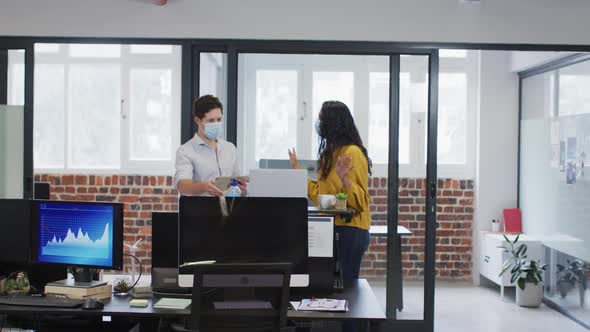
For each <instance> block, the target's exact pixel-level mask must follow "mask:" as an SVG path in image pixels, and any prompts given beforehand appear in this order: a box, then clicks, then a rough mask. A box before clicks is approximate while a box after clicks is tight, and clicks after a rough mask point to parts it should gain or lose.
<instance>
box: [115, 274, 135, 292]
mask: <svg viewBox="0 0 590 332" xmlns="http://www.w3.org/2000/svg"><path fill="white" fill-rule="evenodd" d="M130 290H131V285H130V284H129V280H127V279H126V278H120V279H116V280H115V282H114V287H113V291H114V294H115V295H127V293H129V291H130Z"/></svg>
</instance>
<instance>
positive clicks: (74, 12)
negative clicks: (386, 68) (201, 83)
mask: <svg viewBox="0 0 590 332" xmlns="http://www.w3.org/2000/svg"><path fill="white" fill-rule="evenodd" d="M588 12H590V1H586V0H562V1H555V0H519V1H514V0H482V1H481V2H480V3H465V2H463V1H460V0H397V1H392V0H373V1H369V2H367V1H358V0H321V1H317V0H299V1H277V0H247V1H244V0H200V1H196V0H169V1H168V4H167V5H166V6H163V7H159V6H156V5H153V1H152V0H100V1H96V0H95V1H80V0H51V1H47V0H37V1H35V0H18V1H15V0H0V34H1V35H35V36H120V37H202V38H256V39H318V40H383V41H436V42H474V43H547V44H549V43H552V44H590V34H587V33H585V31H588V30H589V29H590V20H588V19H587V14H588Z"/></svg>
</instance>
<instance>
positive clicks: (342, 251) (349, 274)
mask: <svg viewBox="0 0 590 332" xmlns="http://www.w3.org/2000/svg"><path fill="white" fill-rule="evenodd" d="M336 234H338V255H339V256H338V260H339V262H340V268H341V269H342V279H343V281H344V284H345V285H346V284H349V283H351V282H353V281H355V280H356V279H358V278H359V272H360V269H361V261H362V259H363V255H364V254H365V251H367V249H368V248H369V242H370V240H369V231H367V230H364V229H360V228H357V227H350V226H336Z"/></svg>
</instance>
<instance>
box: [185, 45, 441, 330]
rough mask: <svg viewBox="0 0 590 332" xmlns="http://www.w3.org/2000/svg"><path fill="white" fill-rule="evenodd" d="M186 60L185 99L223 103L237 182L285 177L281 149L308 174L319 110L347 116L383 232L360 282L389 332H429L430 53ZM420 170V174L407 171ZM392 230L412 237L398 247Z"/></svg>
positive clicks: (216, 49) (201, 49)
mask: <svg viewBox="0 0 590 332" xmlns="http://www.w3.org/2000/svg"><path fill="white" fill-rule="evenodd" d="M211 54H219V56H217V57H216V58H217V59H219V60H218V61H213V60H212V59H213V58H212V57H211V56H210V55H211ZM192 56H193V69H192V71H193V74H192V77H193V82H192V84H193V85H192V91H193V96H192V97H193V99H194V98H196V97H198V96H199V95H202V94H204V93H206V92H211V93H217V94H218V95H219V96H220V97H221V98H222V99H223V100H224V104H225V114H224V117H225V118H226V119H225V122H226V139H227V140H228V141H231V142H233V143H235V144H236V145H237V147H238V151H239V155H240V164H241V168H242V171H243V172H244V173H248V171H249V170H251V169H255V168H260V167H265V166H264V165H268V162H269V161H274V165H283V167H288V161H287V159H288V155H287V148H295V149H296V151H297V153H298V156H299V159H300V161H301V160H302V161H305V162H306V167H308V166H309V167H308V169H311V170H312V172H311V173H313V172H315V169H314V167H315V166H316V163H317V155H318V137H317V134H316V132H315V129H314V124H315V121H316V120H317V118H318V115H319V111H320V108H321V104H322V103H323V102H324V101H326V100H339V101H342V102H344V103H345V104H346V105H347V106H348V107H349V109H350V110H351V113H352V115H353V118H354V121H355V124H356V126H357V128H358V130H359V133H360V135H361V138H362V141H363V144H364V145H365V147H367V149H368V153H369V157H370V158H371V159H372V161H373V174H372V175H371V177H370V180H369V191H370V195H371V223H372V225H373V226H378V227H379V226H380V227H381V228H380V230H381V233H380V234H379V233H378V232H373V233H375V234H374V236H372V237H371V244H370V246H369V249H368V251H367V253H366V254H365V256H364V258H363V262H362V268H361V277H362V278H367V279H369V281H370V284H371V286H372V288H373V290H374V291H375V293H376V295H377V297H378V298H379V299H380V302H381V303H382V305H383V307H384V309H385V311H386V313H387V317H388V324H390V325H391V326H389V327H394V328H397V329H399V330H400V331H404V330H412V331H432V330H433V320H434V277H435V263H434V260H435V258H434V256H435V255H434V253H435V243H436V238H435V232H436V221H435V220H436V215H435V214H436V185H437V181H436V176H437V175H436V156H437V153H436V137H437V120H436V119H437V91H438V51H437V50H430V49H408V48H405V49H401V48H400V49H397V48H386V49H383V48H381V47H379V46H375V45H372V46H367V47H363V46H359V45H358V44H355V43H349V44H347V43H305V42H284V43H283V42H281V43H279V42H277V43H274V42H250V41H239V42H235V41H234V42H223V41H219V42H209V43H204V44H202V45H201V44H198V45H195V46H194V48H193V55H192ZM217 73H226V75H223V76H219V75H217ZM203 87H209V88H207V89H204V88H203ZM212 87H215V88H212ZM185 121H186V119H185ZM410 131H412V132H410ZM184 136H186V137H183V140H184V139H187V138H188V135H184ZM412 146H420V147H421V148H420V149H419V150H415V151H414V150H412V149H410V147H412ZM422 147H425V148H424V149H423V148H422ZM416 160H420V161H421V162H419V163H418V164H420V165H421V166H420V167H417V168H416V167H410V163H411V162H412V161H413V162H414V164H415V163H416ZM279 167H280V166H279ZM410 170H411V172H409V171H410ZM311 173H310V175H312V174H311ZM312 176H313V175H312ZM398 226H403V227H402V228H400V229H402V233H403V232H404V231H403V230H406V231H409V236H408V234H405V236H406V237H403V236H399V234H398Z"/></svg>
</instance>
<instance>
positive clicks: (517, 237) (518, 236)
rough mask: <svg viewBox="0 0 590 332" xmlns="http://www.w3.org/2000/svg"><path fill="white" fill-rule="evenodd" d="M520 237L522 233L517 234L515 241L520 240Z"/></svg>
mask: <svg viewBox="0 0 590 332" xmlns="http://www.w3.org/2000/svg"><path fill="white" fill-rule="evenodd" d="M518 239H520V234H518V235H516V238H515V239H514V243H516V242H518Z"/></svg>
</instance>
